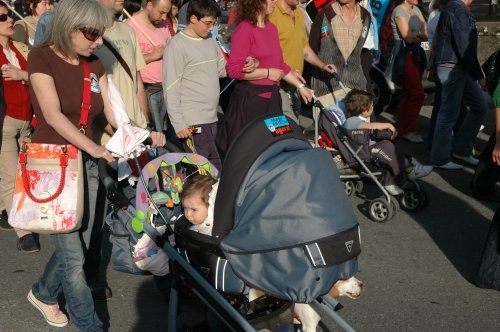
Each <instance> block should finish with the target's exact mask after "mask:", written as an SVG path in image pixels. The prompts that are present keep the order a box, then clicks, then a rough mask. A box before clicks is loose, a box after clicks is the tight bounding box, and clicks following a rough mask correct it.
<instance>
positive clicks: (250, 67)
mask: <svg viewBox="0 0 500 332" xmlns="http://www.w3.org/2000/svg"><path fill="white" fill-rule="evenodd" d="M258 67H259V60H257V59H254V58H252V57H251V56H248V57H247V59H246V61H245V65H244V66H243V70H242V71H243V72H244V73H251V72H253V71H254V70H255V69H257V68H258Z"/></svg>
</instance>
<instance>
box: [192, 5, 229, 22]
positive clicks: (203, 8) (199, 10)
mask: <svg viewBox="0 0 500 332" xmlns="http://www.w3.org/2000/svg"><path fill="white" fill-rule="evenodd" d="M186 14H187V20H188V22H189V20H190V18H191V16H193V15H194V16H196V18H197V19H198V20H200V19H202V18H203V17H214V18H219V17H220V15H221V12H220V8H219V6H218V5H217V4H216V3H215V1H214V0H191V1H189V4H188V8H187V11H186Z"/></svg>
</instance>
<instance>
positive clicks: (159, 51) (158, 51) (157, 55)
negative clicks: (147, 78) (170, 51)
mask: <svg viewBox="0 0 500 332" xmlns="http://www.w3.org/2000/svg"><path fill="white" fill-rule="evenodd" d="M164 51H165V45H156V46H155V48H154V49H153V52H151V54H152V55H153V57H154V59H155V60H160V59H162V58H163V52H164Z"/></svg>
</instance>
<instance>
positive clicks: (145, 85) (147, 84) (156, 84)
mask: <svg viewBox="0 0 500 332" xmlns="http://www.w3.org/2000/svg"><path fill="white" fill-rule="evenodd" d="M143 84H144V87H147V86H154V87H160V88H161V87H162V85H161V83H146V82H143Z"/></svg>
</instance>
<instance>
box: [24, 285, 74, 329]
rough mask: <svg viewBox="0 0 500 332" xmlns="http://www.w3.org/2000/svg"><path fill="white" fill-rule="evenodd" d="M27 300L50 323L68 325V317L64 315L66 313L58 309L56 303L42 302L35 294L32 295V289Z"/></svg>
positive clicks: (61, 325) (60, 325)
mask: <svg viewBox="0 0 500 332" xmlns="http://www.w3.org/2000/svg"><path fill="white" fill-rule="evenodd" d="M28 301H30V303H31V304H33V306H34V307H35V308H37V309H38V310H39V311H40V312H41V313H42V314H43V317H44V318H45V320H46V321H47V323H49V324H50V325H52V326H56V327H64V326H66V325H68V317H66V315H65V314H64V313H63V312H62V311H61V310H59V305H58V304H57V303H56V304H46V303H43V302H42V301H40V300H38V299H37V298H36V297H35V295H33V291H32V290H30V292H29V293H28Z"/></svg>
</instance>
